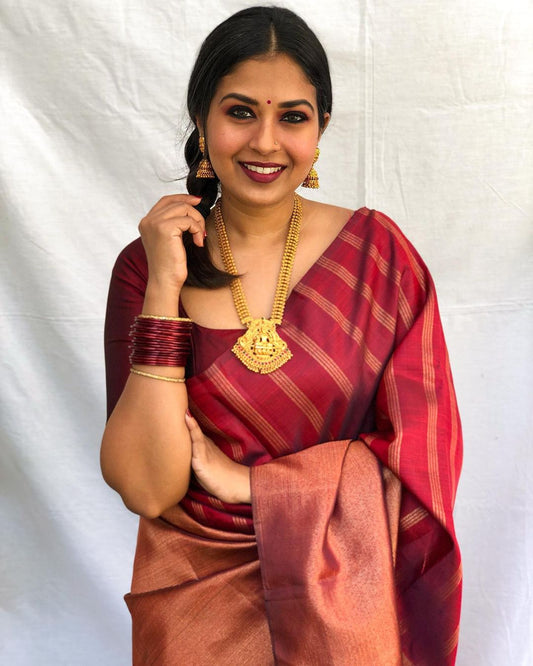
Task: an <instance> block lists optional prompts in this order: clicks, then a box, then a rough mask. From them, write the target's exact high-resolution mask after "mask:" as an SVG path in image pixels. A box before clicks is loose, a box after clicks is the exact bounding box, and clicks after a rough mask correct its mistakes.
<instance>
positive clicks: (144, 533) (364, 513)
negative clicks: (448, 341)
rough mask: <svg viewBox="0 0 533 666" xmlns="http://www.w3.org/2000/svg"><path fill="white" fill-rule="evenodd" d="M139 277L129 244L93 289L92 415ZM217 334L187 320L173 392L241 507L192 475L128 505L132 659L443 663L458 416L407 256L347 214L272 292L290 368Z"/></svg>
mask: <svg viewBox="0 0 533 666" xmlns="http://www.w3.org/2000/svg"><path fill="white" fill-rule="evenodd" d="M146 272H147V271H146V259H145V257H144V252H143V250H142V246H140V243H138V242H137V243H134V244H132V245H130V246H129V247H128V248H126V250H125V251H124V253H123V255H122V256H121V257H120V258H119V260H118V262H117V265H116V267H115V271H114V277H113V280H112V284H111V289H110V295H109V310H108V319H107V324H106V340H107V342H106V349H107V364H108V367H109V368H110V369H111V370H110V372H109V373H108V386H109V395H110V396H111V397H110V409H112V407H113V404H114V400H116V398H117V397H118V395H119V394H120V391H121V390H122V389H121V386H123V384H124V383H125V381H126V377H127V372H128V364H127V343H128V336H127V331H128V330H129V326H130V324H131V321H132V319H133V317H134V316H135V314H138V312H140V310H141V307H142V298H143V294H144V285H145V282H146ZM117 313H118V314H117ZM219 333H222V332H217V331H212V330H209V329H203V328H202V327H200V326H198V325H195V326H194V328H193V346H194V354H195V361H194V368H195V369H194V368H193V371H192V372H191V371H189V374H188V379H187V389H188V395H189V406H190V409H191V411H192V413H193V415H194V416H195V417H196V418H197V419H198V421H199V423H200V425H201V427H202V429H203V431H204V432H205V433H206V435H208V436H209V437H211V438H212V439H213V441H214V442H215V444H216V445H217V446H219V447H220V449H221V450H222V451H224V453H226V454H227V455H228V456H230V457H231V458H232V459H234V460H237V461H238V462H240V463H242V464H246V465H249V466H250V467H251V468H252V505H251V506H250V505H229V504H225V503H223V502H221V501H220V500H218V499H217V498H214V497H212V496H210V495H209V494H208V493H206V492H205V491H204V490H203V489H202V488H200V487H199V486H197V485H195V484H194V482H193V483H192V485H191V488H190V491H189V493H188V494H187V496H186V497H185V498H184V500H183V501H182V503H181V506H180V507H175V508H174V509H171V510H170V511H168V512H166V513H165V514H164V516H163V517H162V518H161V519H158V520H156V521H144V520H143V519H141V525H140V531H139V541H138V546H137V553H136V561H135V567H134V577H133V583H132V593H131V595H129V596H128V597H127V602H128V607H129V608H130V611H131V614H132V618H133V636H134V638H133V640H134V646H135V649H134V653H135V655H136V657H135V658H136V662H135V663H136V664H139V665H141V664H159V663H160V664H180V663H192V664H194V663H198V664H203V663H206V664H210V663H217V664H220V665H222V666H223V665H224V664H228V665H229V664H232V665H233V664H247V663H254V664H257V665H258V666H262V665H263V664H265V665H267V664H271V663H277V664H317V665H318V664H320V665H322V664H340V665H341V666H342V665H344V664H347V665H348V664H356V665H361V666H366V665H368V666H370V665H372V666H379V665H381V664H383V665H388V664H391V665H392V664H394V665H396V664H413V665H414V666H451V665H452V664H453V663H454V662H455V654H456V649H457V639H458V626H459V612H460V600H461V566H460V554H459V549H458V546H457V542H456V538H455V532H454V526H453V519H452V509H453V504H454V500H455V493H456V489H457V482H458V477H459V472H460V467H461V460H462V442H461V428H460V420H459V416H458V412H457V405H456V400H455V393H454V388H453V382H452V378H451V373H450V366H449V361H448V356H447V352H446V346H445V343H444V337H443V333H442V327H441V324H440V318H439V313H438V306H437V301H436V296H435V291H434V286H433V282H432V280H431V276H430V275H429V273H428V271H427V269H426V267H425V265H424V264H423V262H422V260H421V259H420V257H419V256H418V254H417V253H416V251H415V250H414V249H413V247H412V246H411V245H410V243H409V241H407V239H406V238H405V237H404V236H403V234H402V233H401V232H400V230H399V229H398V228H397V227H396V225H394V223H393V222H392V221H391V220H390V219H389V218H387V217H386V216H384V215H382V214H380V213H377V212H375V211H369V210H367V209H361V210H359V211H357V212H356V213H354V215H353V216H352V218H351V219H350V220H349V221H348V223H347V224H346V226H345V228H344V229H343V230H342V232H341V233H340V234H339V236H338V237H337V238H336V239H335V241H334V242H333V243H332V244H331V246H330V247H329V248H328V249H327V250H326V251H325V252H324V254H323V255H322V256H321V257H320V259H319V260H318V261H317V262H316V263H315V264H314V265H313V267H312V268H311V269H310V270H309V271H308V273H307V274H306V275H305V276H304V277H303V278H302V280H301V281H300V282H299V283H298V284H297V285H296V286H295V288H294V289H293V291H292V292H291V294H290V296H289V299H288V301H287V304H286V309H285V318H284V321H283V324H282V326H280V327H279V334H280V335H281V336H282V337H283V338H284V340H285V341H286V342H287V344H288V346H289V348H290V350H291V352H292V353H293V358H292V359H291V360H290V362H289V363H287V364H286V365H284V366H283V367H282V368H280V369H279V370H277V371H275V372H274V373H272V374H271V375H255V374H254V373H251V372H249V371H248V370H247V369H246V368H244V366H242V364H241V363H240V362H239V361H238V360H237V359H236V358H235V356H234V355H233V354H232V353H231V350H230V349H231V344H230V343H229V342H228V344H226V341H227V340H228V339H229V338H231V332H228V331H224V332H223V337H224V345H225V346H224V345H223V346H222V347H220V345H219V346H218V347H217V344H211V342H213V341H214V342H216V338H217V336H218V334H219ZM207 340H209V341H210V343H209V344H206V343H205V341H207ZM207 349H212V350H216V349H218V351H217V352H216V354H215V355H214V356H212V357H207V356H205V357H203V356H202V355H203V354H205V353H206V350H207ZM256 538H257V541H256ZM213 611H214V612H213ZM252 644H253V648H250V645H252ZM195 650H196V652H195ZM250 650H253V656H252V655H251V654H250ZM184 655H187V656H186V657H185V656H184ZM199 655H200V656H199ZM246 659H250V661H246Z"/></svg>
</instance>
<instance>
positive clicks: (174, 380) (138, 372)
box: [130, 368, 185, 384]
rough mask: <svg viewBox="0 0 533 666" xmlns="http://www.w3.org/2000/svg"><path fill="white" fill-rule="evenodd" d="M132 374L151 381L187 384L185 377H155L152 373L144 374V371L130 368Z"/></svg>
mask: <svg viewBox="0 0 533 666" xmlns="http://www.w3.org/2000/svg"><path fill="white" fill-rule="evenodd" d="M130 372H131V373H132V374H134V375H139V376H140V377H150V379H160V380H161V381H162V382H172V383H173V384H184V383H185V377H165V376H164V375H153V374H152V373H151V372H143V371H142V370H136V369H135V368H130Z"/></svg>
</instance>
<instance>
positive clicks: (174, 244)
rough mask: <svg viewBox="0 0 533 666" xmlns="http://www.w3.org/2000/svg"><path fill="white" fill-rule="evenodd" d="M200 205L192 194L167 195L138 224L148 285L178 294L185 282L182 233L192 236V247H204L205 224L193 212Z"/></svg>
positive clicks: (198, 215) (197, 214)
mask: <svg viewBox="0 0 533 666" xmlns="http://www.w3.org/2000/svg"><path fill="white" fill-rule="evenodd" d="M200 201H201V197H196V196H193V195H192V194H171V195H167V196H164V197H162V198H161V199H159V201H158V202H157V203H156V204H155V206H154V207H153V208H152V209H151V210H150V212H149V213H148V214H147V215H146V216H145V217H143V219H142V220H141V222H140V224H139V233H140V234H141V238H142V242H143V246H144V250H145V252H146V258H147V260H148V285H151V286H152V287H155V288H156V289H158V290H159V289H163V290H168V289H170V290H172V291H174V292H176V293H178V294H179V291H180V290H181V287H182V285H183V283H184V282H185V280H186V279H187V258H186V254H185V248H184V246H183V240H182V235H183V232H184V231H188V232H190V233H191V235H192V237H193V242H194V243H195V245H198V246H199V247H201V246H203V244H204V238H205V220H204V218H203V217H202V215H201V214H200V213H199V212H198V211H197V210H196V209H195V208H193V206H196V205H198V204H199V203H200Z"/></svg>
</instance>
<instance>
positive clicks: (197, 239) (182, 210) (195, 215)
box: [153, 202, 206, 247]
mask: <svg viewBox="0 0 533 666" xmlns="http://www.w3.org/2000/svg"><path fill="white" fill-rule="evenodd" d="M153 219H154V221H156V222H157V221H158V220H172V221H178V220H179V222H178V225H179V228H180V229H181V231H188V232H189V233H190V234H191V235H192V237H193V242H194V243H195V245H198V246H200V247H201V246H203V244H204V239H205V235H206V234H205V219H204V218H203V217H202V214H201V213H199V212H198V211H197V210H196V208H194V207H193V206H191V205H190V204H185V203H183V202H180V203H175V202H174V203H169V204H168V206H167V207H166V208H162V209H161V210H160V211H159V214H158V215H157V217H155V218H153ZM182 220H188V221H189V222H192V224H190V226H183V224H182V223H181V221H182Z"/></svg>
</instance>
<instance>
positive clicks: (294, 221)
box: [215, 194, 302, 375]
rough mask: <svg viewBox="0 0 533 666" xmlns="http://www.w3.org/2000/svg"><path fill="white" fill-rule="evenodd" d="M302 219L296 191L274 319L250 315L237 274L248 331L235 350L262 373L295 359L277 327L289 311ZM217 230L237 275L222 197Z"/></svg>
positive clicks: (234, 286) (237, 298)
mask: <svg viewBox="0 0 533 666" xmlns="http://www.w3.org/2000/svg"><path fill="white" fill-rule="evenodd" d="M301 221H302V201H301V199H300V197H299V196H298V195H297V194H295V195H294V206H293V209H292V215H291V219H290V222H289V232H288V234H287V240H286V241H285V249H284V250H283V258H282V260H281V268H280V271H279V276H278V284H277V286H276V293H275V295H274V305H273V307H272V314H271V315H270V319H266V318H265V317H260V318H258V319H254V318H253V317H252V315H251V314H250V310H249V308H248V303H247V302H246V297H245V295H244V291H243V288H242V283H241V280H240V278H238V277H236V278H235V279H234V280H233V282H232V283H231V294H232V296H233V302H234V303H235V309H236V310H237V314H238V315H239V319H240V320H241V323H242V324H243V325H244V326H246V329H247V330H246V333H244V334H243V335H241V337H240V338H239V339H238V340H237V342H236V343H235V345H234V346H233V349H232V351H233V353H234V354H235V356H236V357H237V358H238V359H239V360H240V361H241V362H242V363H243V364H244V365H245V366H246V367H247V368H248V369H249V370H252V371H253V372H258V373H260V374H262V375H266V374H268V373H270V372H274V370H277V369H278V368H280V367H281V366H282V365H283V364H284V363H286V362H287V361H288V360H289V359H290V358H292V353H291V352H290V350H289V348H288V347H287V343H286V342H285V341H284V340H282V339H281V338H280V336H279V334H278V332H277V330H276V326H279V324H281V321H282V319H283V312H284V311H285V302H286V300H287V293H288V291H289V282H290V279H291V274H292V267H293V264H294V257H295V255H296V248H297V246H298V240H299V238H300V225H301ZM215 229H216V232H217V238H218V247H219V249H220V255H221V257H222V261H223V263H224V268H225V269H226V271H227V272H228V273H233V274H234V275H237V274H238V271H237V267H236V266H235V260H234V259H233V254H232V253H231V247H230V244H229V239H228V234H227V232H226V225H225V224H224V218H223V217H222V205H221V201H220V199H219V200H218V201H217V204H216V206H215Z"/></svg>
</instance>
